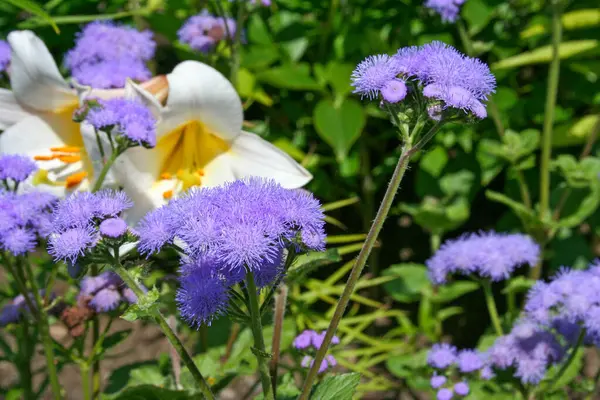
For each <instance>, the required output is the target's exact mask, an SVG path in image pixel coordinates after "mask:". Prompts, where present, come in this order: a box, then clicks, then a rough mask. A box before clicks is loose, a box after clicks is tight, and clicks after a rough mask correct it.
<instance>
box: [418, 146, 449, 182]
mask: <svg viewBox="0 0 600 400" xmlns="http://www.w3.org/2000/svg"><path fill="white" fill-rule="evenodd" d="M446 164H448V152H447V151H446V149H445V148H444V147H443V146H435V147H433V148H431V149H430V150H428V151H427V153H425V154H424V155H423V157H421V160H420V161H419V168H420V169H422V170H423V171H425V172H427V173H429V174H430V175H431V176H432V177H434V178H437V177H439V176H440V174H441V173H442V170H443V169H444V167H445V166H446Z"/></svg>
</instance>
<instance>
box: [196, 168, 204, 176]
mask: <svg viewBox="0 0 600 400" xmlns="http://www.w3.org/2000/svg"><path fill="white" fill-rule="evenodd" d="M196 173H197V174H198V175H200V176H204V170H203V169H199V170H198V171H196Z"/></svg>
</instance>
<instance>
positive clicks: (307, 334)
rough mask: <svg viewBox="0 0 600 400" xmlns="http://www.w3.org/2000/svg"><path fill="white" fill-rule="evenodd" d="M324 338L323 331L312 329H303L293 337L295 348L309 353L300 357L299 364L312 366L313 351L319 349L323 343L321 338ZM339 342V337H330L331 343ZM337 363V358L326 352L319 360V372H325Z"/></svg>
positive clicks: (307, 366)
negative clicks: (320, 360)
mask: <svg viewBox="0 0 600 400" xmlns="http://www.w3.org/2000/svg"><path fill="white" fill-rule="evenodd" d="M324 338H325V331H323V332H321V333H317V332H315V331H313V330H308V329H307V330H305V331H303V332H302V333H300V334H299V335H298V336H296V338H295V339H294V342H293V345H294V347H295V348H296V349H297V350H300V351H302V352H308V353H310V354H307V355H305V356H304V358H302V361H301V363H300V365H302V366H303V367H304V368H309V367H312V366H313V364H314V357H313V355H314V353H316V352H317V350H319V348H320V347H321V345H322V344H323V339H324ZM339 343H340V339H339V338H338V337H337V336H334V337H333V338H332V339H331V344H333V345H336V344H339ZM336 365H337V360H336V359H335V357H333V356H332V355H331V354H328V355H326V356H325V358H324V359H323V361H322V362H321V365H320V366H319V373H323V372H325V371H326V370H327V369H328V368H330V367H331V368H333V367H335V366H336Z"/></svg>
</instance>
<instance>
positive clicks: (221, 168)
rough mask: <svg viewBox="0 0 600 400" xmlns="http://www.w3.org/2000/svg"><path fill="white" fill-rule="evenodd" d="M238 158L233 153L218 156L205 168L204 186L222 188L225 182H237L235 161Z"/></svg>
mask: <svg viewBox="0 0 600 400" xmlns="http://www.w3.org/2000/svg"><path fill="white" fill-rule="evenodd" d="M235 159H236V156H235V155H233V154H232V153H231V151H229V152H227V153H223V154H221V155H219V156H217V157H216V158H215V159H214V160H212V161H211V162H209V163H208V164H207V165H206V166H205V167H204V176H203V177H202V186H208V187H213V186H220V185H222V184H224V183H225V182H232V181H235V180H236V179H237V178H236V176H235V173H234V170H233V168H234V161H235Z"/></svg>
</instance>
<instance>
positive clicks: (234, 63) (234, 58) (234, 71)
mask: <svg viewBox="0 0 600 400" xmlns="http://www.w3.org/2000/svg"><path fill="white" fill-rule="evenodd" d="M244 19H246V2H245V1H239V2H238V13H237V17H236V29H235V37H234V38H233V43H232V44H231V70H230V72H229V80H230V81H231V83H232V84H233V86H234V87H236V88H237V87H238V81H237V79H238V71H239V69H240V51H239V49H240V43H241V41H242V31H243V26H244Z"/></svg>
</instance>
